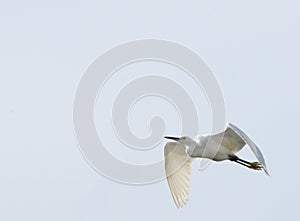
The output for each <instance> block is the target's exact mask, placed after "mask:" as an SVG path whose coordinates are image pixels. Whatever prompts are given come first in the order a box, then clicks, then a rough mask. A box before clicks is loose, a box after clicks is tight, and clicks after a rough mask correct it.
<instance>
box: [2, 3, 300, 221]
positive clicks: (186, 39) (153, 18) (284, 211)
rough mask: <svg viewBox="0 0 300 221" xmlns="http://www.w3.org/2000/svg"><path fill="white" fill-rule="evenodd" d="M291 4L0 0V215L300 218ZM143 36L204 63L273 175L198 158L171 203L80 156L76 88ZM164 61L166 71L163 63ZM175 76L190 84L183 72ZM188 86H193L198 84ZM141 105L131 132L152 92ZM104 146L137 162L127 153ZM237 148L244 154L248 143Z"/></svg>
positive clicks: (161, 187)
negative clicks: (182, 202)
mask: <svg viewBox="0 0 300 221" xmlns="http://www.w3.org/2000/svg"><path fill="white" fill-rule="evenodd" d="M299 10H300V3H299V2H298V1H292V0H288V1H258V0H254V1H248V2H245V1H238V0H235V1H233V0H229V1H220V0H219V1H215V0H213V1H191V2H183V1H156V0H153V1H148V2H145V1H143V2H142V1H105V2H104V1H89V0H87V1H56V0H55V1H51V2H50V1H49V2H48V3H41V2H40V1H26V3H25V2H24V1H17V0H16V1H10V2H8V1H7V2H3V1H2V2H1V3H0V30H1V35H0V60H1V65H0V73H1V74H0V92H1V93H0V100H1V108H0V122H1V123H0V132H1V139H0V174H1V182H0V187H1V188H0V196H1V199H0V209H1V211H0V219H1V220H20V219H22V220H26V221H27V220H53V219H55V220H72V221H73V220H75V221H77V220H78V221H79V220H90V221H93V220H95V221H96V220H104V219H109V220H120V219H122V220H131V221H132V220H143V221H148V220H149V221H150V220H151V221H152V220H163V219H165V220H171V219H172V220H183V219H184V220H187V219H189V218H190V219H199V220H208V219H209V220H241V219H242V220H243V221H248V220H249V221H250V220H271V219H272V220H282V219H289V220H299V218H300V212H299V209H298V206H299V204H300V200H299V197H300V189H299V186H300V177H299V171H298V168H299V165H298V156H299V155H300V148H299V144H298V143H297V138H298V136H299V135H298V132H299V129H298V125H299V123H300V122H299V116H298V114H299V113H300V102H299V98H298V95H299V92H300V91H299V85H298V84H299V80H300V77H299V73H300V67H299V61H298V59H299V51H300V43H299V39H300V31H299V26H300V25H299V21H300V14H299ZM143 38H158V39H165V40H170V41H174V42H177V43H179V44H181V45H184V46H186V47H188V48H190V49H192V50H193V51H195V52H196V53H197V54H199V55H200V56H201V57H202V58H203V59H204V60H205V61H206V62H207V63H208V65H209V66H210V67H211V68H212V70H213V71H214V73H215V76H216V78H217V80H218V82H219V84H220V87H221V89H222V92H223V95H224V99H225V105H226V119H227V121H230V122H233V123H235V124H237V125H239V126H240V127H241V128H242V129H243V130H245V131H246V132H247V133H248V135H249V136H250V137H251V138H252V139H253V140H254V141H255V142H256V143H257V144H258V146H259V147H260V148H261V150H262V152H263V153H264V155H265V158H266V162H267V164H268V167H269V170H270V173H271V177H267V176H265V175H264V174H263V173H259V172H255V171H251V170H248V169H247V168H243V167H241V166H238V165H235V164H232V163H230V162H222V163H213V164H212V165H211V166H210V167H209V168H207V169H206V170H205V171H198V167H199V162H197V161H195V162H194V164H193V170H192V178H191V189H190V200H189V203H188V205H187V206H186V207H184V208H183V209H181V210H177V209H176V207H175V205H174V203H173V201H172V197H171V195H170V193H169V189H168V186H167V184H166V182H159V183H155V184H152V185H147V186H130V185H123V184H120V183H116V182H113V181H111V180H108V179H106V178H105V177H103V176H101V175H99V174H98V173H97V172H95V171H94V170H93V168H91V167H90V166H89V165H88V164H87V162H86V161H85V160H84V158H83V157H82V155H81V153H80V151H79V148H78V147H77V143H76V138H75V136H74V132H73V122H72V106H73V99H74V94H75V91H76V87H77V85H78V83H79V81H80V79H81V77H82V75H83V73H84V71H85V70H86V68H87V66H88V65H89V64H90V63H92V62H93V61H94V59H95V58H96V57H98V56H99V55H101V54H102V53H104V52H105V51H107V50H109V49H110V48H112V47H114V46H116V45H119V44H121V43H124V42H127V41H132V40H136V39H143ZM145 67H149V64H147V66H145ZM164 68H165V69H163V68H162V69H163V70H164V74H166V75H168V74H170V73H169V72H170V71H172V69H171V68H167V67H164ZM136 69H137V70H141V67H140V66H139V67H136ZM147 70H148V71H149V72H150V73H151V71H152V70H153V71H157V70H159V66H157V67H156V68H153V69H150V70H149V69H147ZM123 71H124V70H123ZM144 74H145V73H144ZM151 74H153V73H151ZM176 75H178V79H180V81H181V82H182V84H183V85H186V86H187V87H188V85H189V84H190V83H189V82H190V80H191V79H188V78H184V77H183V73H182V72H180V71H178V73H176ZM115 79H118V77H116V78H115ZM115 85H117V84H116V83H115ZM111 88H112V91H111V93H115V90H114V89H113V87H111ZM188 92H189V93H190V94H192V95H194V96H198V94H201V90H199V89H197V88H196V87H195V85H192V86H191V87H190V88H189V91H188ZM105 93H108V94H109V93H110V91H109V87H108V89H107V90H106V92H105ZM200 98H201V101H200ZM202 98H203V94H202V95H199V100H197V101H195V102H196V106H197V109H198V110H199V111H202V112H201V116H200V121H202V122H204V123H203V125H200V127H201V128H200V130H202V131H203V132H205V131H207V129H208V128H209V126H207V125H208V124H209V120H207V118H209V117H210V115H209V111H207V108H208V107H202V105H203V106H204V105H205V101H202ZM147 101H148V102H147ZM142 102H143V103H140V104H137V106H136V107H134V108H133V110H132V111H133V115H130V119H131V118H132V121H131V123H130V125H131V127H132V128H133V130H135V131H137V135H139V136H145V135H147V130H146V129H147V127H146V125H143V124H138V123H137V124H135V123H134V122H135V120H134V113H136V115H137V116H138V117H139V118H138V119H140V117H142V116H141V114H139V113H141V111H142V113H145V115H146V119H147V116H148V113H147V111H146V110H148V109H147V108H145V109H143V107H144V106H146V105H147V103H148V104H149V103H150V104H154V106H155V102H157V101H156V100H155V98H149V100H143V101H142ZM161 108H162V112H163V114H165V115H166V111H170V113H169V112H167V113H168V118H167V122H169V124H168V125H167V132H170V133H171V132H172V133H175V132H176V130H177V129H178V128H179V126H178V123H179V119H178V116H177V115H176V111H175V110H170V109H171V106H170V105H169V106H168V104H165V106H163V105H162V106H161ZM155 111H157V109H155ZM150 115H151V114H150ZM173 116H174V119H175V121H174V122H172V117H173ZM206 116H208V117H206ZM201 119H202V120H201ZM141 122H142V123H143V121H141ZM98 126H99V125H98ZM174 128H175V129H174ZM107 130H108V131H109V130H110V128H107ZM143 130H144V131H143ZM106 142H107V143H109V142H110V141H109V139H108V140H107V141H106ZM111 151H112V152H113V153H114V154H116V155H117V154H119V155H118V157H120V158H122V159H124V160H129V161H133V162H137V161H138V160H137V159H135V158H134V157H132V156H134V155H131V152H133V151H131V152H126V153H124V154H122V153H123V152H122V151H123V150H122V147H119V146H118V147H112V149H111ZM160 151H161V154H162V153H163V152H162V147H161V149H159V147H157V149H156V152H155V153H154V154H151V155H150V156H149V158H147V156H146V157H145V162H148V160H152V159H154V158H155V157H156V156H157V155H159V154H160ZM241 155H242V156H244V157H245V158H247V159H251V158H253V157H252V155H251V154H250V153H249V152H247V151H245V152H244V151H243V153H241Z"/></svg>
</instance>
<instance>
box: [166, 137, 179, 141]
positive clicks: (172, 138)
mask: <svg viewBox="0 0 300 221" xmlns="http://www.w3.org/2000/svg"><path fill="white" fill-rule="evenodd" d="M165 138H166V139H170V140H176V141H178V140H180V138H179V137H165Z"/></svg>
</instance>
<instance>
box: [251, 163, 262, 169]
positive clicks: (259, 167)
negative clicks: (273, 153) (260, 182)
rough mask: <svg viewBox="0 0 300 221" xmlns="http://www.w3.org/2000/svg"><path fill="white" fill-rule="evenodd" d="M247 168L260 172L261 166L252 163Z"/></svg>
mask: <svg viewBox="0 0 300 221" xmlns="http://www.w3.org/2000/svg"><path fill="white" fill-rule="evenodd" d="M249 168H251V169H253V170H261V169H262V165H261V164H260V163H259V162H252V163H250V165H249Z"/></svg>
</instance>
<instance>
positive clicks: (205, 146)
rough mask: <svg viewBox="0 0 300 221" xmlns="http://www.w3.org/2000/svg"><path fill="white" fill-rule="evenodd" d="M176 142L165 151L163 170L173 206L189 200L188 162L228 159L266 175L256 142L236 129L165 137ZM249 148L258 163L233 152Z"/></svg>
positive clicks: (167, 145)
mask: <svg viewBox="0 0 300 221" xmlns="http://www.w3.org/2000/svg"><path fill="white" fill-rule="evenodd" d="M165 138H167V139H172V140H175V141H176V142H168V143H166V145H165V148H164V154H165V170H166V176H167V181H168V184H169V188H170V190H171V194H172V197H173V199H174V202H175V204H176V206H177V207H178V208H179V207H182V206H183V205H185V204H186V203H187V201H188V197H189V186H190V175H191V161H192V159H193V158H208V159H211V160H214V161H223V160H230V161H233V162H236V163H239V164H241V165H243V166H246V167H248V168H250V169H254V170H261V169H263V170H264V171H265V173H266V174H267V175H269V173H268V171H267V167H266V163H265V160H264V157H263V155H262V153H261V151H260V150H259V148H258V147H257V146H256V145H255V143H254V142H253V141H252V140H251V139H250V138H249V137H248V136H247V135H246V134H245V133H244V132H243V131H242V130H241V129H239V128H238V127H237V126H234V125H233V124H230V123H229V124H227V125H226V128H225V130H224V131H222V132H220V133H218V134H212V135H202V136H198V137H197V138H196V139H192V138H190V137H187V136H184V137H180V138H177V137H165ZM246 144H247V145H248V146H249V147H250V149H251V150H252V152H253V153H254V155H255V156H256V158H257V159H258V162H248V161H246V160H243V159H241V158H239V157H238V156H237V155H236V153H237V152H238V151H240V150H241V149H242V148H243V147H244V146H245V145H246Z"/></svg>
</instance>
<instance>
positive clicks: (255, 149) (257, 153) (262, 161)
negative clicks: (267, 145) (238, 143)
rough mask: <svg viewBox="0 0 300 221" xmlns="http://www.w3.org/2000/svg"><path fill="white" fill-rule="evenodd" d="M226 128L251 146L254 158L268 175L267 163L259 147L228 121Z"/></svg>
mask: <svg viewBox="0 0 300 221" xmlns="http://www.w3.org/2000/svg"><path fill="white" fill-rule="evenodd" d="M227 128H230V129H232V130H233V131H234V132H235V133H237V134H238V135H239V136H240V137H241V138H242V139H243V140H244V141H245V143H246V144H248V146H249V147H250V148H251V150H252V152H253V153H254V154H255V156H256V158H257V159H258V161H259V163H260V164H261V165H262V167H263V169H264V171H265V172H266V174H267V175H269V173H268V170H267V165H266V162H265V159H264V156H263V154H262V152H261V151H260V149H259V148H258V147H257V146H256V144H255V143H254V142H253V141H252V140H251V139H250V138H249V137H248V136H247V135H246V134H245V133H244V132H243V131H242V130H241V129H239V128H238V127H237V126H235V125H233V124H231V123H228V124H227Z"/></svg>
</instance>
